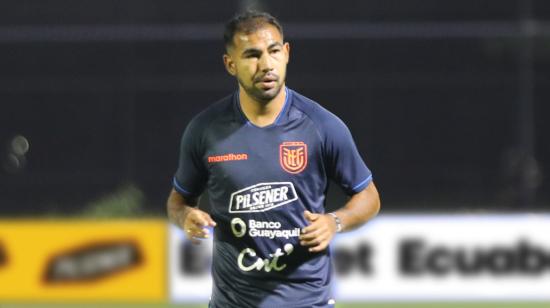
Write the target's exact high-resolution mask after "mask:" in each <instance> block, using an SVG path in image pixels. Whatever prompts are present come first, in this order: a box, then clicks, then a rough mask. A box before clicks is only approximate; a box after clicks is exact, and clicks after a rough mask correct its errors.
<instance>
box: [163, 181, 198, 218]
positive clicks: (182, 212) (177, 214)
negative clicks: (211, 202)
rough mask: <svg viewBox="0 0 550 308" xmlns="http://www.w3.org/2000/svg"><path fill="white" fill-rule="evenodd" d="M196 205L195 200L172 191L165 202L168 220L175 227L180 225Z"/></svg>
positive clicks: (196, 200)
mask: <svg viewBox="0 0 550 308" xmlns="http://www.w3.org/2000/svg"><path fill="white" fill-rule="evenodd" d="M197 204H198V199H197V198H195V199H190V198H185V197H183V196H182V195H181V194H180V193H178V192H177V191H175V190H174V189H172V191H171V192H170V196H168V201H167V202H166V209H167V212H168V219H169V220H170V222H172V223H174V224H176V225H181V224H182V222H183V221H184V219H185V216H187V215H188V214H189V212H190V211H192V210H193V209H194V208H196V206H197Z"/></svg>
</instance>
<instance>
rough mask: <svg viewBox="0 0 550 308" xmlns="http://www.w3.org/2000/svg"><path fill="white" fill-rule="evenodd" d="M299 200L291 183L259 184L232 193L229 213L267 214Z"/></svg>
mask: <svg viewBox="0 0 550 308" xmlns="http://www.w3.org/2000/svg"><path fill="white" fill-rule="evenodd" d="M297 199H298V195H297V194H296V190H295V189H294V185H293V184H292V183H291V182H273V183H259V184H256V185H252V186H249V187H246V188H243V189H241V190H239V191H236V192H234V193H232V194H231V201H230V202H229V213H253V212H265V211H269V210H271V209H274V208H276V207H279V206H281V205H284V204H287V203H290V202H292V201H295V200H297Z"/></svg>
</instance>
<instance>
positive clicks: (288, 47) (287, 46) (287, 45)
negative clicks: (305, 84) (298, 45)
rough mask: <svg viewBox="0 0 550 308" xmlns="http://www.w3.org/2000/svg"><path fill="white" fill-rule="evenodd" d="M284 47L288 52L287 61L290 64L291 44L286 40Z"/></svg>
mask: <svg viewBox="0 0 550 308" xmlns="http://www.w3.org/2000/svg"><path fill="white" fill-rule="evenodd" d="M283 49H284V51H285V53H286V63H287V64H288V61H289V59H290V44H289V43H288V42H285V43H284V44H283Z"/></svg>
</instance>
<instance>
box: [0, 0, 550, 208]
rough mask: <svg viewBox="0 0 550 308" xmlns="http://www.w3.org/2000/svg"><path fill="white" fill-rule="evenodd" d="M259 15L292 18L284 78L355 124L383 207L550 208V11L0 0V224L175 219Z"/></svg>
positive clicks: (486, 2) (338, 198)
mask: <svg viewBox="0 0 550 308" xmlns="http://www.w3.org/2000/svg"><path fill="white" fill-rule="evenodd" d="M251 7H252V8H257V9H262V10H267V11H269V12H271V13H272V14H273V15H275V16H276V17H278V18H279V19H280V21H281V22H282V24H283V27H284V30H285V39H286V40H287V41H289V42H290V44H291V61H290V64H289V68H288V78H287V85H288V86H289V87H290V88H292V89H294V90H296V91H298V92H300V93H302V94H304V95H306V96H308V97H310V98H312V99H314V100H316V101H318V102H320V103H321V104H322V105H324V106H325V107H326V108H328V109H329V110H331V111H332V112H333V113H335V114H336V115H338V116H339V117H340V118H342V119H343V120H344V121H345V122H346V123H347V125H348V126H349V127H350V129H351V131H352V133H353V136H354V139H355V141H356V143H357V146H358V148H359V150H360V152H361V153H362V155H363V157H364V159H365V160H366V162H367V165H368V166H369V167H370V168H371V169H372V171H373V173H374V176H375V182H376V183H377V186H378V188H379V190H380V193H381V198H382V205H383V208H382V213H390V214H391V213H396V214H402V213H405V214H418V213H502V212H506V213H510V212H511V213H518V214H519V213H542V212H545V211H547V210H548V206H549V204H550V179H549V177H548V174H549V171H548V170H550V142H548V140H549V139H550V121H548V116H549V115H550V105H549V104H548V101H550V77H549V76H550V2H548V1H544V0H499V1H496V0H446V1H436V0H383V1H382V0H340V1H318V0H316V1H313V0H302V1H253V0H248V1H246V0H243V1H219V2H216V3H213V2H210V1H198V0H186V1H176V0H167V1H153V0H118V1H111V0H110V1H105V0H93V1H87V0H79V1H74V0H48V1H43V0H2V1H1V2H0V207H1V210H0V216H1V217H2V218H11V217H29V216H30V217H52V216H53V217H73V216H77V217H80V216H84V217H161V218H162V217H164V215H165V200H166V198H167V195H168V192H169V190H170V189H171V179H172V176H173V174H174V172H175V170H176V167H177V155H178V147H179V141H180V137H181V134H182V132H183V130H184V128H185V127H186V125H187V123H188V122H189V121H190V119H191V118H192V117H193V116H194V115H196V114H197V113H198V112H199V111H201V110H203V109H204V108H205V107H207V106H208V105H209V104H211V103H213V102H214V101H216V100H217V99H219V98H222V97H224V96H225V95H227V94H228V93H230V92H232V91H233V90H234V89H235V87H236V84H235V81H234V80H233V79H232V78H231V77H230V76H229V75H228V74H227V73H226V72H225V70H224V68H223V64H222V54H223V52H224V48H223V43H222V31H223V24H224V23H225V21H227V20H228V19H229V18H230V17H231V16H232V15H233V14H234V13H235V12H237V11H240V10H242V9H245V8H251ZM204 199H205V198H203V200H204ZM343 200H344V196H343V194H342V193H341V191H340V190H339V189H337V188H334V189H331V191H330V195H329V202H328V207H329V208H334V207H338V206H340V205H341V204H342V202H343ZM203 206H205V207H208V205H207V204H203Z"/></svg>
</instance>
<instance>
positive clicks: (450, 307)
mask: <svg viewBox="0 0 550 308" xmlns="http://www.w3.org/2000/svg"><path fill="white" fill-rule="evenodd" d="M54 307H55V308H73V307H74V308H76V307H78V308H81V307H82V308H96V307H98V308H207V305H197V304H177V305H176V304H122V303H120V304H99V303H95V304H90V303H88V304H83V303H79V304H76V303H75V304H59V303H56V304H20V303H18V304H13V303H7V304H2V303H0V308H54ZM549 307H550V302H546V303H543V302H533V303H526V302H517V303H471V302H462V303H444V302H442V303H439V302H437V303H434V302H430V303H341V304H337V305H336V308H549Z"/></svg>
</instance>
